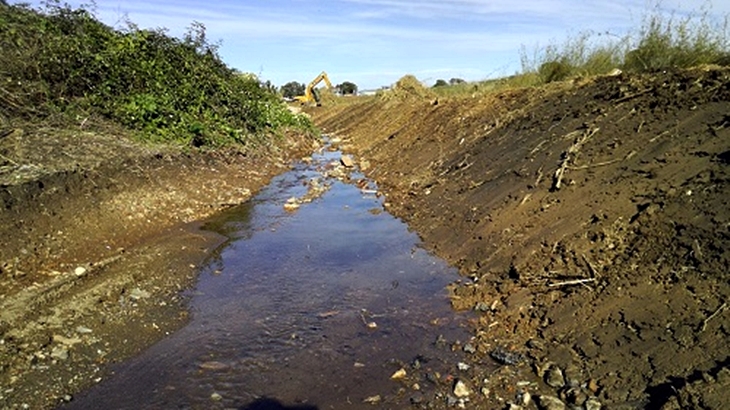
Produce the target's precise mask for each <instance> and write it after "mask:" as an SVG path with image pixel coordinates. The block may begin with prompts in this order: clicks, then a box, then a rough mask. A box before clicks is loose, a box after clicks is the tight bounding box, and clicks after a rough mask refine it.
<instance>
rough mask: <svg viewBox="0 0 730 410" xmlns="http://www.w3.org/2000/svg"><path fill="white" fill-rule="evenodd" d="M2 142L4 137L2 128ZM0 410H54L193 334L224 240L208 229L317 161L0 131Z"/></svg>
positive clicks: (295, 142)
mask: <svg viewBox="0 0 730 410" xmlns="http://www.w3.org/2000/svg"><path fill="white" fill-rule="evenodd" d="M0 131H2V130H0ZM0 135H1V136H2V137H0V386H2V390H0V408H7V409H12V408H34V409H35V408H48V407H54V406H56V405H58V404H60V403H62V402H63V401H67V400H70V399H71V398H72V395H73V394H74V393H75V392H77V391H79V390H80V389H82V388H84V387H86V386H89V385H90V384H92V383H95V382H98V381H99V380H100V378H101V377H103V375H104V373H103V371H104V369H106V365H107V364H109V363H114V362H117V361H119V360H122V359H124V358H127V357H130V356H131V355H134V354H136V353H138V352H139V351H141V349H143V348H144V347H146V346H149V345H150V344H152V343H154V342H155V341H157V340H159V339H160V338H162V337H164V336H165V335H167V334H169V333H170V332H172V331H173V330H175V329H177V328H178V327H180V326H181V325H182V324H184V323H185V321H186V317H187V312H186V310H185V297H184V296H183V295H182V294H181V290H184V289H187V288H189V286H190V285H191V284H192V283H193V280H194V279H195V277H196V275H197V273H198V268H197V266H199V265H200V264H201V263H202V262H203V261H204V260H205V259H206V258H207V257H208V254H209V253H210V252H211V250H213V249H215V248H216V247H217V246H218V245H219V244H221V243H222V241H223V240H224V239H225V238H222V237H219V236H218V235H216V234H213V233H211V232H207V231H203V230H200V229H199V224H200V223H199V222H196V221H200V220H201V219H202V218H204V217H206V216H208V215H211V214H213V213H215V212H218V211H220V210H221V209H223V208H226V207H229V206H231V205H236V204H240V203H241V202H243V201H246V200H247V199H248V198H250V196H251V195H252V193H253V192H254V191H256V190H257V189H259V188H260V187H262V186H263V185H265V184H266V183H268V181H269V179H270V178H271V177H272V176H273V175H276V174H278V173H281V172H282V171H283V170H285V169H287V168H288V165H287V163H288V161H289V158H290V157H292V156H301V155H303V154H309V153H310V152H311V151H312V150H313V149H314V148H315V147H316V142H314V141H312V140H309V139H305V138H301V137H295V136H291V138H287V139H286V140H283V141H280V143H279V144H278V145H272V146H270V147H260V148H258V149H257V150H255V151H250V152H242V151H237V152H234V151H226V152H221V151H217V152H208V153H206V152H199V151H183V150H180V149H175V148H169V147H167V148H165V147H149V146H143V145H141V144H138V143H134V142H132V141H130V140H129V139H128V138H126V137H124V136H123V135H117V134H116V133H114V132H109V131H108V130H105V132H103V133H100V132H90V131H85V130H82V129H76V130H62V131H59V130H56V129H43V128H41V129H39V128H32V127H19V128H15V129H7V130H5V131H2V132H0Z"/></svg>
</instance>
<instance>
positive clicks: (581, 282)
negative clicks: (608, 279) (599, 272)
mask: <svg viewBox="0 0 730 410" xmlns="http://www.w3.org/2000/svg"><path fill="white" fill-rule="evenodd" d="M595 280H596V278H590V279H576V280H568V281H565V282H558V283H551V284H549V285H548V287H551V288H552V287H556V286H570V285H585V284H586V283H590V282H594V281H595Z"/></svg>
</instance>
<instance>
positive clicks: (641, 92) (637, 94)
mask: <svg viewBox="0 0 730 410" xmlns="http://www.w3.org/2000/svg"><path fill="white" fill-rule="evenodd" d="M652 91H654V89H653V88H647V89H646V90H642V91H639V92H636V93H633V94H631V95H627V96H625V97H621V98H619V99H618V100H616V101H614V102H615V103H622V102H624V101H628V100H631V99H633V98H636V97H639V96H642V95H644V94H646V93H649V92H652Z"/></svg>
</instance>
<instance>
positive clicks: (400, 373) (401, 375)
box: [390, 368, 407, 380]
mask: <svg viewBox="0 0 730 410" xmlns="http://www.w3.org/2000/svg"><path fill="white" fill-rule="evenodd" d="M406 375H407V373H406V369H404V368H401V369H400V370H398V371H397V372H395V373H393V375H391V376H390V378H391V379H393V380H398V379H402V378H404V377H406Z"/></svg>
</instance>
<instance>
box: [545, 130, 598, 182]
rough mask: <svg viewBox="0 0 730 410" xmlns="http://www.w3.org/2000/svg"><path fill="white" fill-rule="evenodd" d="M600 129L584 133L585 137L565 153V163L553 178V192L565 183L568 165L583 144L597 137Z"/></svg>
mask: <svg viewBox="0 0 730 410" xmlns="http://www.w3.org/2000/svg"><path fill="white" fill-rule="evenodd" d="M598 130H600V128H594V129H592V130H587V131H586V132H584V133H583V136H582V137H581V138H580V139H576V140H575V142H573V145H571V146H570V147H568V150H567V151H565V152H564V153H563V162H562V164H560V168H558V169H557V171H555V175H554V176H553V186H552V188H551V190H552V191H557V190H559V189H560V186H561V185H562V183H563V175H564V174H565V170H566V169H567V168H568V164H569V163H570V161H572V160H573V159H574V158H573V157H574V156H575V154H577V153H578V152H579V151H580V149H581V147H582V146H583V144H585V143H586V141H588V140H589V139H590V138H591V137H592V136H593V135H595V134H596V133H597V132H598Z"/></svg>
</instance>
